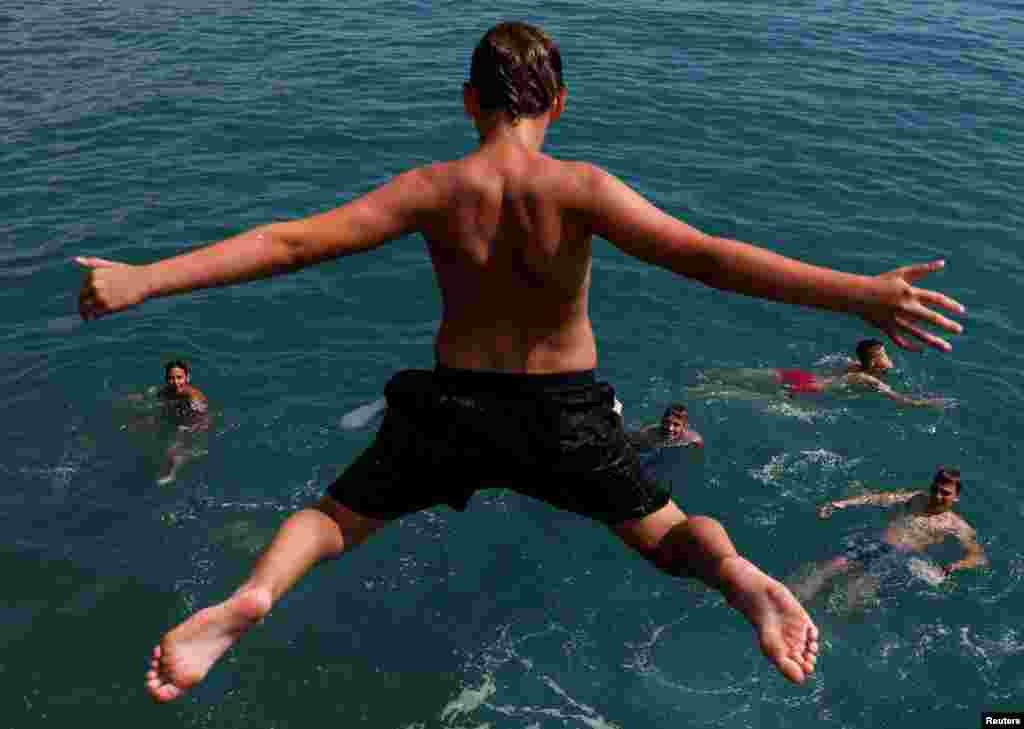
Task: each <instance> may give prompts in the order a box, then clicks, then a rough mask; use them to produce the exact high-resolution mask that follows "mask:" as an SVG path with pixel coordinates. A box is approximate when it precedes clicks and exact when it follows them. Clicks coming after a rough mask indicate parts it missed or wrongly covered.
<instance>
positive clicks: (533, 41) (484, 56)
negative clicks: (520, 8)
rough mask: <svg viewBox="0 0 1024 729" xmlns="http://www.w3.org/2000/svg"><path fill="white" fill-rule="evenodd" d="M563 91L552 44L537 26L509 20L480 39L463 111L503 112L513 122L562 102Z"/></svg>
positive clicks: (563, 86) (543, 111) (467, 85)
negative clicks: (474, 109)
mask: <svg viewBox="0 0 1024 729" xmlns="http://www.w3.org/2000/svg"><path fill="white" fill-rule="evenodd" d="M564 90H565V84H564V83H563V81H562V56H561V54H560V53H559V51H558V46H557V45H556V44H555V42H554V41H553V40H552V39H551V37H550V36H549V35H548V34H547V33H545V32H544V31H543V30H541V29H540V28H537V27H534V26H532V25H527V24H526V23H518V22H512V23H501V24H499V25H496V26H494V27H493V28H491V29H490V30H489V31H487V32H486V33H485V34H484V37H483V38H481V39H480V42H479V43H478V44H477V46H476V49H475V50H474V51H473V61H472V64H471V65H470V70H469V83H467V84H466V86H465V94H464V95H465V97H466V110H467V112H468V111H470V109H471V108H476V109H479V111H480V112H482V113H484V114H488V113H492V112H506V113H507V114H508V115H509V117H511V120H512V122H513V123H514V122H515V121H517V120H518V119H519V118H520V117H537V116H540V115H541V114H543V113H545V112H546V111H549V110H550V109H551V108H552V107H553V106H554V105H555V104H556V102H557V103H560V104H561V103H564V100H563V92H564ZM474 105H475V106H474Z"/></svg>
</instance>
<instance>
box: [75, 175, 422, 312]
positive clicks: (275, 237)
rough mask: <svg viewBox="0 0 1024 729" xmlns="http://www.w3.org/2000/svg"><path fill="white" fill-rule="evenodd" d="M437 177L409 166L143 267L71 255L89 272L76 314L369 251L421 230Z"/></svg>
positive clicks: (116, 308) (112, 309)
mask: <svg viewBox="0 0 1024 729" xmlns="http://www.w3.org/2000/svg"><path fill="white" fill-rule="evenodd" d="M436 178H437V175H436V174H435V173H434V172H433V171H432V169H431V168H419V169H415V170H412V171H410V172H406V173H404V174H402V175H399V176H398V177H396V178H394V179H392V180H391V181H390V182H388V183H387V184H385V185H383V186H382V187H379V188H377V189H375V190H373V191H371V192H369V193H367V194H366V195H363V196H362V197H359V198H357V199H355V200H353V201H351V202H349V203H347V204H345V205H342V206H341V207H339V208H336V209H334V210H331V211H329V212H326V213H321V214H319V215H313V216H311V217H308V218H304V219H301V220H293V221H287V222H279V223H271V224H269V225H264V226H260V227H257V228H253V229H252V230H249V231H247V232H245V233H242V234H240V235H236V236H234V237H232V238H228V239H226V240H223V241H220V242H219V243H213V244H211V245H207V246H204V247H202V248H198V249H196V250H193V251H191V252H189V253H183V254H181V255H178V256H174V257H172V258H167V259H164V260H161V261H157V262H156V263H152V264H149V265H144V266H131V265H127V264H124V263H117V262H115V261H107V260H104V259H101V258H90V257H79V258H76V259H75V261H76V262H77V263H79V264H80V265H82V266H84V267H86V268H87V269H89V270H88V271H87V273H86V278H85V281H84V282H83V285H82V289H81V293H80V294H79V312H80V313H81V315H82V317H83V318H85V319H94V318H96V317H100V316H105V315H106V314H110V313H113V312H115V311H120V310H123V309H127V308H129V307H132V306H137V305H138V304H141V303H143V302H144V301H146V300H148V299H152V298H156V297H160V296H170V295H173V294H181V293H187V292H189V291H195V290H197V289H203V288H209V287H215V286H228V285H231V284H236V283H242V282H244V281H251V280H254V279H260V278H267V277H270V276H276V275H279V274H283V273H289V272H292V271H297V270H299V269H302V268H305V267H307V266H312V265H314V264H317V263H320V262H322V261H327V260H330V259H333V258H339V257H341V256H347V255H352V254H354V253H362V252H364V251H369V250H372V249H373V248H376V247H377V246H380V245H382V244H384V243H386V242H387V241H390V240H394V239H396V238H400V237H402V236H404V235H406V234H408V233H412V232H414V231H416V230H418V229H419V228H420V227H421V225H422V222H423V220H424V218H425V216H426V215H428V214H430V213H431V212H432V211H433V210H435V209H436V208H437V206H438V205H439V194H440V193H439V187H438V185H437V184H436V183H435V179H436Z"/></svg>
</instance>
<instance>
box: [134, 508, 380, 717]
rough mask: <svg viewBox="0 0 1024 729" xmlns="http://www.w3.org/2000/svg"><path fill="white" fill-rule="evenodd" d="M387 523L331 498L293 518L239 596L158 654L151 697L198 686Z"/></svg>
mask: <svg viewBox="0 0 1024 729" xmlns="http://www.w3.org/2000/svg"><path fill="white" fill-rule="evenodd" d="M386 523H387V522H384V521H380V520H378V519H372V518H369V517H365V516H362V515H360V514H357V513H356V512H354V511H352V510H350V509H348V508H346V507H344V506H342V505H341V504H339V503H338V502H337V501H335V500H334V499H332V498H331V497H329V496H325V497H324V498H323V499H322V500H321V502H320V504H318V505H317V507H316V508H310V509H303V510H302V511H300V512H298V513H296V514H293V515H292V516H290V517H289V518H288V519H287V520H286V521H285V523H284V524H282V525H281V528H280V529H279V530H278V532H277V535H276V536H275V537H274V541H273V542H272V543H271V544H270V546H269V547H268V548H267V550H266V551H265V552H264V553H263V555H262V556H261V557H260V558H259V560H258V561H257V562H256V565H255V567H254V568H253V571H252V574H251V575H250V576H249V579H248V580H246V582H245V583H244V584H243V585H242V586H241V587H239V588H238V590H237V591H236V592H235V594H234V595H232V596H231V597H229V598H228V599H227V600H225V601H224V602H222V603H219V604H217V605H214V606H212V607H208V608H205V609H203V610H200V611H199V612H197V613H195V614H194V615H192V616H191V617H189V618H188V619H187V620H185V622H183V623H181V625H179V626H177V627H176V628H174V629H173V630H171V631H170V632H168V633H167V634H166V635H165V636H164V637H163V640H161V641H160V644H159V645H158V646H157V647H156V648H154V649H153V659H152V661H151V665H150V670H149V672H148V673H147V674H146V688H147V690H148V691H149V693H150V695H151V696H152V697H153V698H154V699H155V700H157V701H161V702H163V701H172V700H174V699H176V698H178V697H179V696H181V695H182V694H183V693H185V692H186V691H187V690H188V689H190V688H191V687H192V686H195V685H196V684H198V683H199V682H200V681H202V680H203V678H205V676H206V674H207V673H208V672H209V670H210V669H211V668H212V667H213V665H214V664H215V663H216V662H217V660H218V659H219V658H220V657H221V656H222V655H224V653H225V652H226V651H227V650H228V648H230V647H231V646H232V645H234V643H235V642H236V641H237V640H238V639H239V638H240V637H241V636H242V634H243V633H245V631H246V630H247V629H248V628H249V627H251V626H252V625H254V624H255V623H257V622H259V621H260V620H262V619H263V617H264V616H265V615H266V614H267V613H268V612H270V608H271V607H273V605H274V603H275V602H277V600H278V599H279V598H280V597H281V596H282V595H283V594H284V593H285V592H287V591H288V590H289V589H290V588H291V587H292V586H293V585H294V584H295V583H296V582H298V580H299V579H300V578H301V577H302V576H303V575H304V574H305V573H306V572H307V571H308V570H309V569H310V568H312V567H313V566H315V565H316V564H318V563H319V562H321V561H323V560H326V559H332V558H335V557H338V556H340V555H341V554H342V552H344V551H346V550H348V549H351V548H352V547H355V546H358V545H359V544H361V543H362V542H364V541H365V540H366V539H367V537H369V536H370V535H371V534H373V533H374V532H375V531H377V530H378V529H380V528H381V527H382V526H384V525H385V524H386Z"/></svg>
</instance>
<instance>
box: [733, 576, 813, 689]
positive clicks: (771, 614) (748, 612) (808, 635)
mask: <svg viewBox="0 0 1024 729" xmlns="http://www.w3.org/2000/svg"><path fill="white" fill-rule="evenodd" d="M720 576H721V578H722V580H723V583H724V585H726V587H725V589H724V590H723V592H724V594H725V595H726V597H727V598H728V599H729V602H730V604H732V606H733V607H735V608H736V609H737V610H739V611H740V612H741V613H743V615H744V616H746V618H747V620H749V621H750V622H751V624H752V625H753V626H754V628H755V629H756V630H757V634H758V637H759V638H760V641H761V651H762V652H763V653H764V654H765V656H767V657H768V659H769V660H770V661H771V662H772V663H774V664H775V666H776V667H777V668H778V669H779V671H780V672H781V673H782V675H783V676H785V677H786V678H788V679H789V680H790V681H793V682H794V683H803V682H804V680H805V679H806V678H807V677H808V676H809V675H810V674H812V673H813V672H814V664H815V663H816V662H817V660H818V628H817V627H816V626H815V625H814V623H813V622H812V621H811V616H810V615H808V614H807V611H806V610H804V608H803V606H802V605H800V603H799V602H797V599H796V598H795V597H793V593H791V592H790V591H789V589H788V588H786V586H785V585H783V584H782V583H781V582H778V581H777V580H774V579H772V578H771V577H769V576H768V575H766V574H765V573H764V572H762V571H761V570H759V569H758V568H757V567H756V566H754V565H753V564H751V563H750V562H748V561H747V560H746V559H744V558H742V557H731V558H729V559H726V560H725V562H724V563H723V564H722V566H721V572H720Z"/></svg>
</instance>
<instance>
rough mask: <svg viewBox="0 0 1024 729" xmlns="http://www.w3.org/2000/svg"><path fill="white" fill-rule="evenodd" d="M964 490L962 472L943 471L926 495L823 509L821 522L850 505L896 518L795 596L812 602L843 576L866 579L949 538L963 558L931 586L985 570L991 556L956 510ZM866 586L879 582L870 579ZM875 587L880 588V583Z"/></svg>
mask: <svg viewBox="0 0 1024 729" xmlns="http://www.w3.org/2000/svg"><path fill="white" fill-rule="evenodd" d="M961 488H962V483H961V480H960V471H959V470H958V469H955V468H940V469H939V470H938V472H936V474H935V477H934V479H933V480H932V484H931V487H930V488H929V489H928V490H927V491H923V490H919V491H886V492H882V493H872V494H864V495H863V496H854V497H851V498H849V499H842V500H840V501H830V502H828V503H827V504H823V505H822V506H821V507H819V509H818V516H819V517H820V518H822V519H828V518H829V517H831V516H832V514H834V513H835V512H836V510H837V509H846V508H848V507H850V506H868V505H870V506H882V507H886V508H889V509H891V511H892V513H891V515H890V518H889V524H888V526H887V527H886V528H885V530H884V531H883V532H882V533H881V534H880V535H879V536H878V537H875V538H869V539H861V540H858V541H857V543H855V544H852V545H851V546H850V547H849V548H848V549H847V550H846V551H845V552H844V553H843V554H841V555H839V556H837V557H835V558H833V559H832V560H830V561H828V562H827V563H825V564H824V565H822V566H820V567H818V568H816V569H815V570H814V571H813V572H812V573H811V574H810V575H809V576H808V577H807V578H805V579H804V580H803V582H802V584H800V585H799V586H797V587H796V588H795V589H794V592H796V594H797V595H798V596H799V597H800V598H801V599H803V600H804V601H809V600H810V599H811V598H813V597H814V595H815V594H817V593H818V592H819V591H821V590H822V589H823V588H824V587H825V586H826V585H828V584H829V583H830V582H832V581H833V580H834V579H835V578H836V577H838V576H840V575H843V574H846V573H851V572H858V573H861V574H863V573H864V572H865V570H866V569H867V568H868V567H870V566H871V565H872V564H873V563H875V562H876V561H879V560H882V559H888V558H892V557H897V558H899V557H903V558H905V557H907V556H912V555H915V554H918V555H920V554H924V553H925V552H926V550H927V549H928V548H929V547H931V546H933V545H936V544H939V543H941V542H943V541H944V540H945V539H947V538H948V537H953V538H954V539H957V540H958V541H959V542H960V544H961V545H962V547H963V550H964V556H963V558H962V559H958V560H956V561H955V562H951V563H949V564H946V565H944V566H943V567H942V568H941V569H939V570H935V572H936V573H937V574H934V575H931V576H930V577H931V579H930V580H929V581H932V582H935V583H937V582H940V581H942V580H943V579H945V578H946V577H947V576H948V575H951V574H953V573H954V572H958V571H960V570H965V569H972V568H975V567H982V566H984V565H987V564H988V557H987V556H986V555H985V550H984V549H982V547H981V545H980V544H978V539H977V534H976V532H975V530H974V528H973V527H971V525H970V524H968V523H967V521H966V520H964V518H963V517H961V516H960V515H959V514H957V513H956V512H955V511H953V507H954V506H955V505H956V503H957V502H958V501H959V500H960V491H961ZM866 581H876V582H877V580H871V578H870V576H869V578H868V580H866ZM874 587H875V588H877V584H876V585H874ZM860 592H861V590H859V589H858V590H851V593H852V594H855V593H860Z"/></svg>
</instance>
